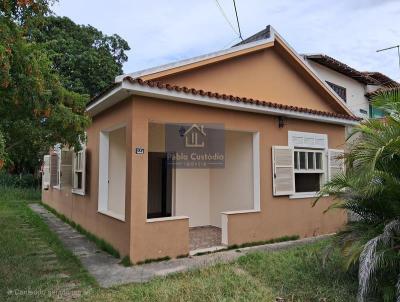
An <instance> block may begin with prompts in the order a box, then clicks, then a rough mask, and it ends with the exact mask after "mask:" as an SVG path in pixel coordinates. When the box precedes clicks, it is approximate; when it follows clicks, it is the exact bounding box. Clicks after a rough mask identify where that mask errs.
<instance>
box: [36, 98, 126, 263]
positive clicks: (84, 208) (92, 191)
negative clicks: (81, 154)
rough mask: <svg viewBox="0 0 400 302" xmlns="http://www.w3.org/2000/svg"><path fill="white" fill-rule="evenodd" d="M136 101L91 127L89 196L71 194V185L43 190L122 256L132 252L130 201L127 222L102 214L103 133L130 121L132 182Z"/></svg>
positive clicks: (50, 202)
mask: <svg viewBox="0 0 400 302" xmlns="http://www.w3.org/2000/svg"><path fill="white" fill-rule="evenodd" d="M131 121H132V103H131V102H129V101H125V102H122V103H120V104H119V105H116V106H114V107H113V108H112V109H110V110H108V111H107V112H106V113H105V114H101V115H98V116H96V117H95V118H94V119H93V122H92V125H91V126H90V127H89V129H88V130H87V136H88V141H87V149H86V150H87V153H86V154H87V155H86V187H87V188H86V195H85V196H81V195H77V194H72V193H71V187H65V186H64V187H61V190H57V189H54V188H51V187H50V188H49V190H43V191H42V201H43V202H44V203H45V204H47V205H49V206H50V207H52V208H54V209H55V210H56V211H57V212H59V213H61V214H63V215H65V216H66V217H68V218H69V219H71V220H73V221H74V222H76V223H79V224H80V225H81V226H82V227H83V228H85V229H86V230H88V231H90V232H91V233H93V234H95V235H96V236H98V237H100V238H103V239H105V240H106V241H107V242H109V243H110V244H111V245H113V246H114V247H115V248H116V249H118V250H119V252H120V254H121V255H122V256H124V255H129V248H130V242H129V238H130V235H129V234H130V210H131V208H130V203H129V202H126V206H125V222H123V221H120V220H117V219H114V218H112V217H109V216H107V215H103V214H100V213H98V211H97V209H98V207H97V206H98V179H99V175H98V171H99V166H98V165H99V135H100V131H101V130H102V129H106V128H110V127H113V126H115V125H117V124H126V125H127V126H126V146H125V148H126V152H127V158H126V163H127V165H126V167H127V168H126V183H127V184H130V181H131V169H130V168H128V167H130V166H131V164H132V160H131V146H132V140H131V137H132V127H131ZM130 196H131V190H130V185H127V186H126V194H125V199H126V201H129V200H130Z"/></svg>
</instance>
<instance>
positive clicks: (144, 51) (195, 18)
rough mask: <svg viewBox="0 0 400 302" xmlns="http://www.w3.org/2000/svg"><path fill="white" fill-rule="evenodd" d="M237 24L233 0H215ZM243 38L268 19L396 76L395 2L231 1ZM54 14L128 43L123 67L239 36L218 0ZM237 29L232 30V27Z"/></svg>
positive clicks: (314, 44)
mask: <svg viewBox="0 0 400 302" xmlns="http://www.w3.org/2000/svg"><path fill="white" fill-rule="evenodd" d="M219 3H220V4H221V6H222V8H223V10H224V12H225V14H226V15H227V17H228V19H229V20H230V22H231V23H232V24H233V25H234V26H236V22H235V21H236V20H235V15H234V10H233V4H232V0H219ZM236 4H237V7H238V12H239V20H240V23H241V28H242V33H243V37H247V36H250V35H252V34H254V33H255V32H257V31H259V30H261V29H263V28H264V27H265V26H266V25H268V24H271V25H272V26H273V27H274V28H275V29H276V30H277V31H278V32H279V33H280V34H281V35H282V36H283V37H284V38H285V40H286V41H288V42H289V43H290V44H291V46H292V47H294V48H295V49H296V50H297V51H298V52H299V53H326V54H328V55H330V56H332V57H335V58H336V59H338V60H340V61H343V62H344V63H346V64H348V65H350V66H352V67H354V68H356V69H359V70H361V71H366V70H368V71H380V72H382V73H385V74H387V75H388V76H390V77H392V78H393V79H395V80H400V69H399V64H398V56H397V52H396V50H391V51H387V52H382V53H377V52H376V50H377V49H381V48H386V47H389V46H393V45H397V44H400V18H399V16H400V1H398V0H329V1H328V0H304V1H298V0H236ZM53 10H54V12H55V13H56V14H57V15H60V16H67V17H69V18H71V19H72V20H73V21H75V22H76V23H79V24H90V25H93V26H94V27H96V28H98V29H100V30H101V31H103V32H104V33H106V34H113V33H117V34H119V35H120V36H122V37H123V38H124V39H125V40H127V41H128V43H129V45H130V47H131V51H129V53H128V56H129V61H128V62H127V63H125V65H124V72H125V73H128V72H133V71H137V70H140V69H144V68H148V67H153V66H157V65H160V64H165V63H169V62H172V61H176V60H181V59H185V58H190V57H193V56H197V55H201V54H205V53H208V52H212V51H216V50H221V49H224V48H228V47H229V46H231V45H232V44H233V43H235V42H238V41H239V39H238V37H237V34H236V33H235V32H234V30H233V29H232V28H231V26H230V25H229V24H228V22H227V21H226V20H225V19H224V17H223V15H222V13H221V11H220V10H219V8H218V6H217V4H216V0H202V1H200V0H197V1H196V0H168V1H165V0H164V1H162V0H152V1H138V0H112V1H109V0H85V1H82V0H59V2H58V3H56V4H55V5H54V6H53ZM236 31H237V29H236Z"/></svg>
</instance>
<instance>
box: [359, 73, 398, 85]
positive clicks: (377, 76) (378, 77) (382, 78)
mask: <svg viewBox="0 0 400 302" xmlns="http://www.w3.org/2000/svg"><path fill="white" fill-rule="evenodd" d="M362 73H363V74H365V75H367V76H369V77H371V78H374V79H375V80H377V81H378V82H379V83H380V84H381V85H382V86H387V87H391V86H399V85H400V84H399V83H397V82H396V81H394V80H392V79H391V78H389V77H388V76H386V75H384V74H383V73H380V72H376V71H375V72H371V71H363V72H362Z"/></svg>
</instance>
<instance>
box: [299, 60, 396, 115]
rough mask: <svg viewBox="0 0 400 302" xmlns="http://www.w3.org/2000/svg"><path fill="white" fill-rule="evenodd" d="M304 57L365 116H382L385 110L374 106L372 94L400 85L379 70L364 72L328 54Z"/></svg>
mask: <svg viewBox="0 0 400 302" xmlns="http://www.w3.org/2000/svg"><path fill="white" fill-rule="evenodd" d="M303 58H304V60H305V61H306V62H307V64H308V65H309V66H310V67H311V68H312V69H314V71H315V72H316V73H317V74H318V75H319V77H320V78H321V79H323V80H324V81H326V83H327V84H328V85H329V86H330V87H331V88H332V90H334V91H335V92H336V94H337V95H339V96H340V98H341V99H342V100H343V102H344V103H345V104H346V105H347V106H348V107H349V108H350V110H351V111H352V112H353V113H354V115H356V116H358V117H361V118H368V117H374V118H379V117H382V116H383V112H382V111H381V110H379V109H376V108H373V107H372V106H371V104H370V100H369V98H368V96H369V95H371V93H373V92H375V91H376V90H377V89H380V88H387V87H392V86H394V85H399V84H398V83H397V82H395V81H393V80H392V79H390V78H389V77H387V76H385V75H383V74H381V73H379V72H361V71H358V70H355V69H354V68H351V67H350V66H348V65H346V64H344V63H342V62H340V61H338V60H336V59H334V58H332V57H329V56H327V55H324V54H306V55H303Z"/></svg>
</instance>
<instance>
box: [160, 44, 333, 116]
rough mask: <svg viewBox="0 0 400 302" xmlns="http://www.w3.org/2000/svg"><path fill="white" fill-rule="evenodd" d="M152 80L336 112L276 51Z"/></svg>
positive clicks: (318, 90) (259, 53)
mask: <svg viewBox="0 0 400 302" xmlns="http://www.w3.org/2000/svg"><path fill="white" fill-rule="evenodd" d="M155 80H157V81H160V82H163V83H168V84H174V85H179V86H187V87H190V88H197V89H203V90H208V91H213V92H218V93H226V94H232V95H235V96H241V97H249V98H255V99H259V100H264V101H271V102H276V103H279V104H287V105H293V106H301V107H306V108H310V109H316V110H323V111H329V112H336V110H335V109H334V107H333V106H332V103H328V102H327V101H326V100H325V96H326V92H323V91H322V88H321V87H316V85H311V84H309V81H306V80H305V77H304V72H303V74H301V69H300V68H294V67H293V63H291V64H290V63H288V62H287V59H285V58H284V57H283V56H282V55H281V54H280V52H279V51H277V50H276V49H275V47H271V48H267V49H265V50H260V51H258V52H254V53H250V54H246V55H242V56H239V57H235V58H231V59H228V60H224V61H220V62H217V63H213V64H209V65H205V66H203V67H198V68H195V69H191V70H187V71H181V72H178V73H175V74H172V75H168V76H164V77H161V78H155Z"/></svg>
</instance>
